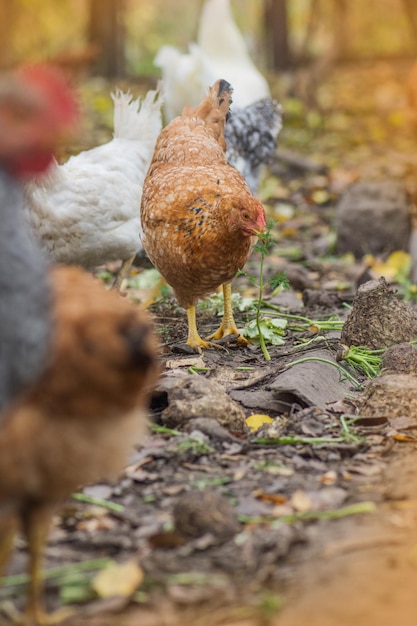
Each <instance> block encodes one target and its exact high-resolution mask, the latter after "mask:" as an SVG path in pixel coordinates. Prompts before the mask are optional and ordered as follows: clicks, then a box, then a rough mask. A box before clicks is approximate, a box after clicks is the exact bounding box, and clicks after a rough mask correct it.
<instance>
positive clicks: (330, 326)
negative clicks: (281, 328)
mask: <svg viewBox="0 0 417 626" xmlns="http://www.w3.org/2000/svg"><path fill="white" fill-rule="evenodd" d="M260 306H261V307H262V306H264V307H266V308H267V309H272V310H273V311H278V312H279V314H280V316H281V317H284V318H285V319H290V320H297V321H299V322H301V324H304V325H306V326H308V327H310V326H317V328H319V329H320V330H340V329H341V328H342V326H343V324H344V322H343V321H342V320H332V319H330V320H311V319H309V318H308V317H303V316H302V315H295V314H292V313H283V312H282V311H281V307H279V306H277V305H275V304H270V303H269V302H266V301H265V300H262V302H261V303H260ZM266 312H267V311H265V313H266ZM303 328H304V326H303Z"/></svg>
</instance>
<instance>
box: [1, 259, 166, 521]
mask: <svg viewBox="0 0 417 626" xmlns="http://www.w3.org/2000/svg"><path fill="white" fill-rule="evenodd" d="M51 281H52V289H53V295H54V305H53V319H54V329H53V344H52V348H51V354H50V363H49V366H48V368H47V369H46V371H45V373H44V375H43V376H42V378H41V379H40V380H39V381H38V382H37V384H36V385H35V386H34V387H33V388H32V389H31V390H29V391H28V393H27V394H26V396H25V397H23V398H22V399H21V400H20V401H19V402H18V403H16V404H15V405H14V406H13V407H11V408H10V409H9V410H8V411H7V412H6V413H5V414H4V417H3V421H2V424H1V428H0V521H1V512H2V510H3V509H6V510H7V509H15V508H17V509H22V508H24V507H26V506H29V505H30V503H33V502H36V501H39V502H43V503H50V504H51V505H54V504H56V503H57V502H59V501H60V500H61V499H64V498H66V497H67V496H68V495H69V494H70V493H71V491H72V490H73V489H76V488H77V487H78V486H79V485H83V484H86V483H89V482H92V481H96V480H98V479H100V478H110V477H114V476H115V475H117V473H118V472H119V471H120V470H121V469H122V467H123V463H124V462H126V461H127V454H128V451H129V449H130V448H131V447H132V446H133V445H134V443H135V442H137V441H138V438H139V435H140V434H141V432H143V431H144V430H145V426H146V418H145V414H144V410H145V409H146V406H147V402H148V398H149V393H150V390H151V387H152V385H153V384H154V383H155V382H156V379H157V365H156V355H157V345H156V341H155V338H154V335H153V333H152V326H151V323H150V321H149V319H148V316H147V315H146V314H145V313H144V312H142V311H140V310H137V309H135V308H133V306H132V305H130V304H129V303H128V302H126V301H125V300H124V299H123V298H121V297H120V296H119V295H118V294H116V293H113V292H108V291H106V290H105V289H104V288H103V287H102V286H101V285H100V284H99V283H98V281H96V280H95V279H94V278H92V277H91V276H89V275H88V274H86V273H85V272H83V271H81V270H79V269H77V268H57V269H54V270H53V271H52V272H51Z"/></svg>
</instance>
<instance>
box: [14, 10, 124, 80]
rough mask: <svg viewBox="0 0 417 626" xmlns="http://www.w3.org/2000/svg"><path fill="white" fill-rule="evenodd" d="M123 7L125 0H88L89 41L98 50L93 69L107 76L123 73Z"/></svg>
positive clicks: (121, 74)
mask: <svg viewBox="0 0 417 626" xmlns="http://www.w3.org/2000/svg"><path fill="white" fill-rule="evenodd" d="M6 1H7V0H6ZM125 9H126V3H125V0H90V6H89V25H88V34H89V42H90V43H91V44H92V45H93V46H96V47H97V49H98V50H99V54H98V57H97V62H96V64H95V70H96V71H97V72H98V73H99V74H101V75H102V76H106V77H107V78H111V77H114V76H123V75H124V74H125V70H126V58H125V50H124V43H125V26H124V15H125Z"/></svg>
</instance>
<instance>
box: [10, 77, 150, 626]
mask: <svg viewBox="0 0 417 626" xmlns="http://www.w3.org/2000/svg"><path fill="white" fill-rule="evenodd" d="M50 80H51V81H52V83H51V82H50ZM42 81H43V79H41V80H40V81H35V82H36V86H35V85H33V84H31V82H30V80H29V81H28V82H27V83H25V82H24V81H23V83H21V82H20V79H19V81H18V86H17V88H16V90H15V88H14V86H13V80H12V81H11V83H10V84H8V83H2V82H1V79H0V125H1V124H4V125H5V126H4V127H5V129H7V132H8V135H7V137H6V139H7V141H6V140H5V141H4V142H2V138H1V137H0V185H1V189H0V190H1V191H2V193H1V194H0V200H1V203H0V217H1V219H2V223H3V225H4V228H3V229H2V230H1V231H0V252H1V250H3V249H6V250H8V251H9V252H10V254H11V255H13V258H12V261H13V262H14V263H13V264H12V265H11V267H12V268H13V272H11V271H10V268H9V272H0V278H1V281H2V282H1V285H2V288H3V290H4V291H3V292H2V300H1V306H0V317H1V316H4V318H5V319H7V321H8V324H9V325H10V326H11V327H12V325H13V315H15V318H16V321H15V323H16V324H19V325H20V327H21V329H22V332H21V333H20V335H19V334H18V335H16V336H15V337H14V338H13V344H12V345H11V346H10V348H13V347H14V348H16V349H17V350H18V349H19V346H20V344H21V343H22V342H24V341H28V345H29V346H30V348H31V349H33V350H35V351H36V350H37V351H38V358H37V360H36V363H34V364H33V371H32V375H31V377H30V376H29V373H28V372H26V375H25V377H23V376H22V377H20V379H19V386H17V385H14V387H13V394H12V393H10V394H9V397H10V399H9V401H8V403H5V408H4V409H3V412H2V413H1V414H0V576H1V574H2V572H3V571H4V569H5V566H6V564H7V561H8V558H9V556H10V553H11V551H12V548H13V540H14V535H15V533H16V530H17V527H18V525H19V522H20V524H21V526H22V529H23V531H24V533H25V536H26V539H27V545H28V551H29V570H30V575H31V582H30V583H29V594H28V601H27V606H26V622H27V623H28V624H30V625H31V626H32V625H34V624H37V625H44V624H48V623H50V622H51V616H48V615H46V614H45V612H44V610H43V605H42V576H41V566H42V552H43V546H44V543H45V541H46V538H47V533H48V526H49V522H50V519H51V516H52V515H53V513H54V512H55V511H56V509H57V507H58V506H59V504H60V503H61V502H62V501H63V500H65V498H67V497H68V496H69V495H70V494H71V492H72V491H73V490H74V489H76V488H78V487H79V486H80V485H83V484H86V483H91V482H93V481H97V480H99V479H103V478H104V479H105V478H114V477H115V476H117V473H118V472H119V471H120V470H121V469H122V467H123V463H124V462H125V461H126V460H127V455H128V451H129V449H130V448H131V447H132V446H133V445H134V444H135V443H136V442H137V441H138V437H139V436H140V434H141V432H142V431H143V430H144V428H145V424H146V419H145V415H144V412H145V409H146V407H147V403H148V397H149V394H150V391H151V389H152V385H153V384H154V383H155V381H156V378H157V371H158V368H157V343H156V340H155V336H154V335H153V333H152V326H151V323H150V321H149V319H148V317H147V315H146V314H145V313H144V312H142V311H139V310H137V309H136V308H135V307H133V306H132V305H131V304H129V303H128V302H127V301H125V300H124V299H122V298H120V296H119V295H117V294H116V293H112V292H108V291H106V290H105V289H104V288H103V287H102V286H101V285H100V283H98V282H97V281H96V280H95V279H94V278H93V277H91V276H89V275H88V274H86V273H85V272H83V271H82V270H80V269H77V268H70V267H68V268H63V267H62V268H61V267H57V268H55V269H53V270H47V269H46V266H45V261H44V259H43V258H42V255H40V253H39V251H36V252H37V253H38V254H34V251H35V249H34V248H33V245H35V244H33V245H32V243H30V239H28V238H27V234H26V232H24V225H23V222H22V219H21V216H20V213H21V211H22V197H21V194H19V193H18V192H19V189H18V187H19V185H18V181H17V179H18V177H19V176H21V175H24V174H26V173H30V172H32V171H33V170H36V171H41V170H42V168H43V167H46V164H47V163H48V162H49V157H50V155H49V154H48V150H50V149H52V148H53V144H54V141H53V137H52V133H51V132H50V131H48V130H47V129H46V130H45V133H43V132H42V130H41V127H42V124H43V114H44V113H45V110H46V109H47V108H48V106H51V107H52V109H54V107H58V110H59V108H60V107H61V108H62V107H63V108H64V109H65V107H66V106H67V105H69V104H70V100H71V98H70V95H69V94H68V93H66V94H65V89H64V86H63V85H62V86H61V87H62V89H64V91H61V87H60V86H59V84H57V83H55V81H54V78H53V77H50V79H49V78H48V79H47V80H46V84H43V85H42ZM58 82H59V81H58ZM21 87H22V90H21ZM2 88H3V90H4V92H5V91H7V98H6V96H4V97H5V99H4V100H2V95H1V89H2ZM56 89H58V91H56ZM25 98H27V102H26V103H25V102H24V100H25ZM52 100H53V102H52ZM32 101H33V102H32ZM35 102H36V106H32V104H34V103H35ZM4 103H6V104H5V106H4V107H3V106H2V105H3V104H4ZM24 104H25V105H27V107H26V108H25V115H24V119H21V117H20V115H19V111H20V110H21V108H22V106H23V105H24ZM52 105H53V106H52ZM44 107H45V110H44ZM55 112H56V111H55V109H54V113H55ZM64 117H65V116H64ZM52 122H53V119H52V118H51V123H52ZM14 123H15V124H16V125H17V126H18V127H19V124H20V125H22V124H24V127H23V126H21V128H20V129H19V128H18V129H17V130H18V132H17V133H16V138H14V137H13V132H12V131H13V129H12V126H13V124H14ZM58 126H59V124H58ZM56 130H58V128H56ZM17 135H18V136H17ZM5 136H6V135H5ZM17 139H18V141H17ZM25 143H26V149H27V152H25ZM3 192H4V193H3ZM9 241H10V242H11V245H10V246H9V248H7V246H6V244H7V243H8V242H9ZM4 246H6V248H4ZM27 252H30V253H31V256H30V264H26V265H25V263H20V260H21V259H23V258H24V255H25V254H26V253H27ZM6 261H7V257H6V258H5V259H4V262H5V263H6ZM5 263H3V264H2V265H1V267H3V265H4V264H5ZM0 269H1V268H0ZM32 269H36V272H32V271H31V270H32ZM44 270H45V271H44ZM43 277H46V281H45V280H43V283H45V284H42V288H43V291H42V294H43V298H44V299H43V307H41V306H39V307H38V308H37V309H36V311H35V312H34V313H32V314H31V312H28V311H26V310H25V309H24V307H23V308H21V310H18V309H17V308H16V307H17V306H18V303H19V302H21V300H19V298H15V295H16V294H15V291H16V290H22V289H23V290H24V289H25V287H26V288H29V286H30V285H32V284H33V283H35V287H36V285H37V284H38V283H39V284H40V283H41V281H42V279H43ZM25 281H27V282H28V284H26V283H25ZM17 295H18V296H19V295H20V293H19V294H17ZM35 314H36V315H37V316H38V320H37V321H38V322H39V324H37V325H33V324H31V321H32V317H31V315H35ZM43 317H46V318H47V320H46V323H45V324H43V326H42V324H41V323H40V322H42V319H43ZM27 318H30V319H27ZM44 321H45V320H44ZM45 326H49V333H48V332H45ZM1 332H2V328H1V327H0V333H1ZM6 339H7V338H5V340H6ZM1 340H2V342H3V337H2V338H1ZM45 347H46V349H45ZM10 353H11V350H10ZM7 354H8V353H7V352H6V354H4V352H3V350H2V349H0V366H2V367H3V370H2V371H5V372H6V374H8V368H9V364H8V360H7ZM18 354H20V353H19V352H18ZM20 358H21V359H23V358H24V352H23V353H22V354H20ZM3 361H4V363H3ZM18 365H19V364H18V363H15V364H14V370H16V371H18V369H19V368H18ZM35 365H36V367H35ZM13 380H14V379H13ZM25 381H26V382H25ZM17 389H19V390H18V391H17ZM6 397H7V394H6V393H5V398H6ZM12 398H14V400H12ZM0 585H1V582H0ZM55 617H56V616H53V617H52V620H54V618H55Z"/></svg>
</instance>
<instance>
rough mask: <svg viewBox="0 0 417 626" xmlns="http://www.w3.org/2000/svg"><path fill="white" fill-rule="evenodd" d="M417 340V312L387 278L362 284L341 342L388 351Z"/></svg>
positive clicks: (344, 328) (345, 325)
mask: <svg viewBox="0 0 417 626" xmlns="http://www.w3.org/2000/svg"><path fill="white" fill-rule="evenodd" d="M416 337H417V313H416V312H415V311H414V310H413V309H412V308H411V307H410V306H408V305H407V304H405V303H404V302H403V301H402V300H400V299H399V298H398V297H397V296H396V295H395V292H394V290H393V289H391V288H390V287H389V286H388V284H387V281H386V280H385V278H384V277H381V278H380V279H379V280H377V281H376V280H373V281H369V282H367V283H364V284H363V285H361V286H360V287H359V289H358V291H357V294H356V296H355V298H354V300H353V307H352V311H351V313H350V315H349V317H348V318H347V320H346V322H345V324H344V327H343V331H342V337H341V340H342V342H343V343H344V344H346V345H347V346H366V347H367V348H370V349H378V348H386V347H388V346H391V345H393V344H396V343H402V342H404V341H411V340H412V339H415V338H416Z"/></svg>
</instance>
